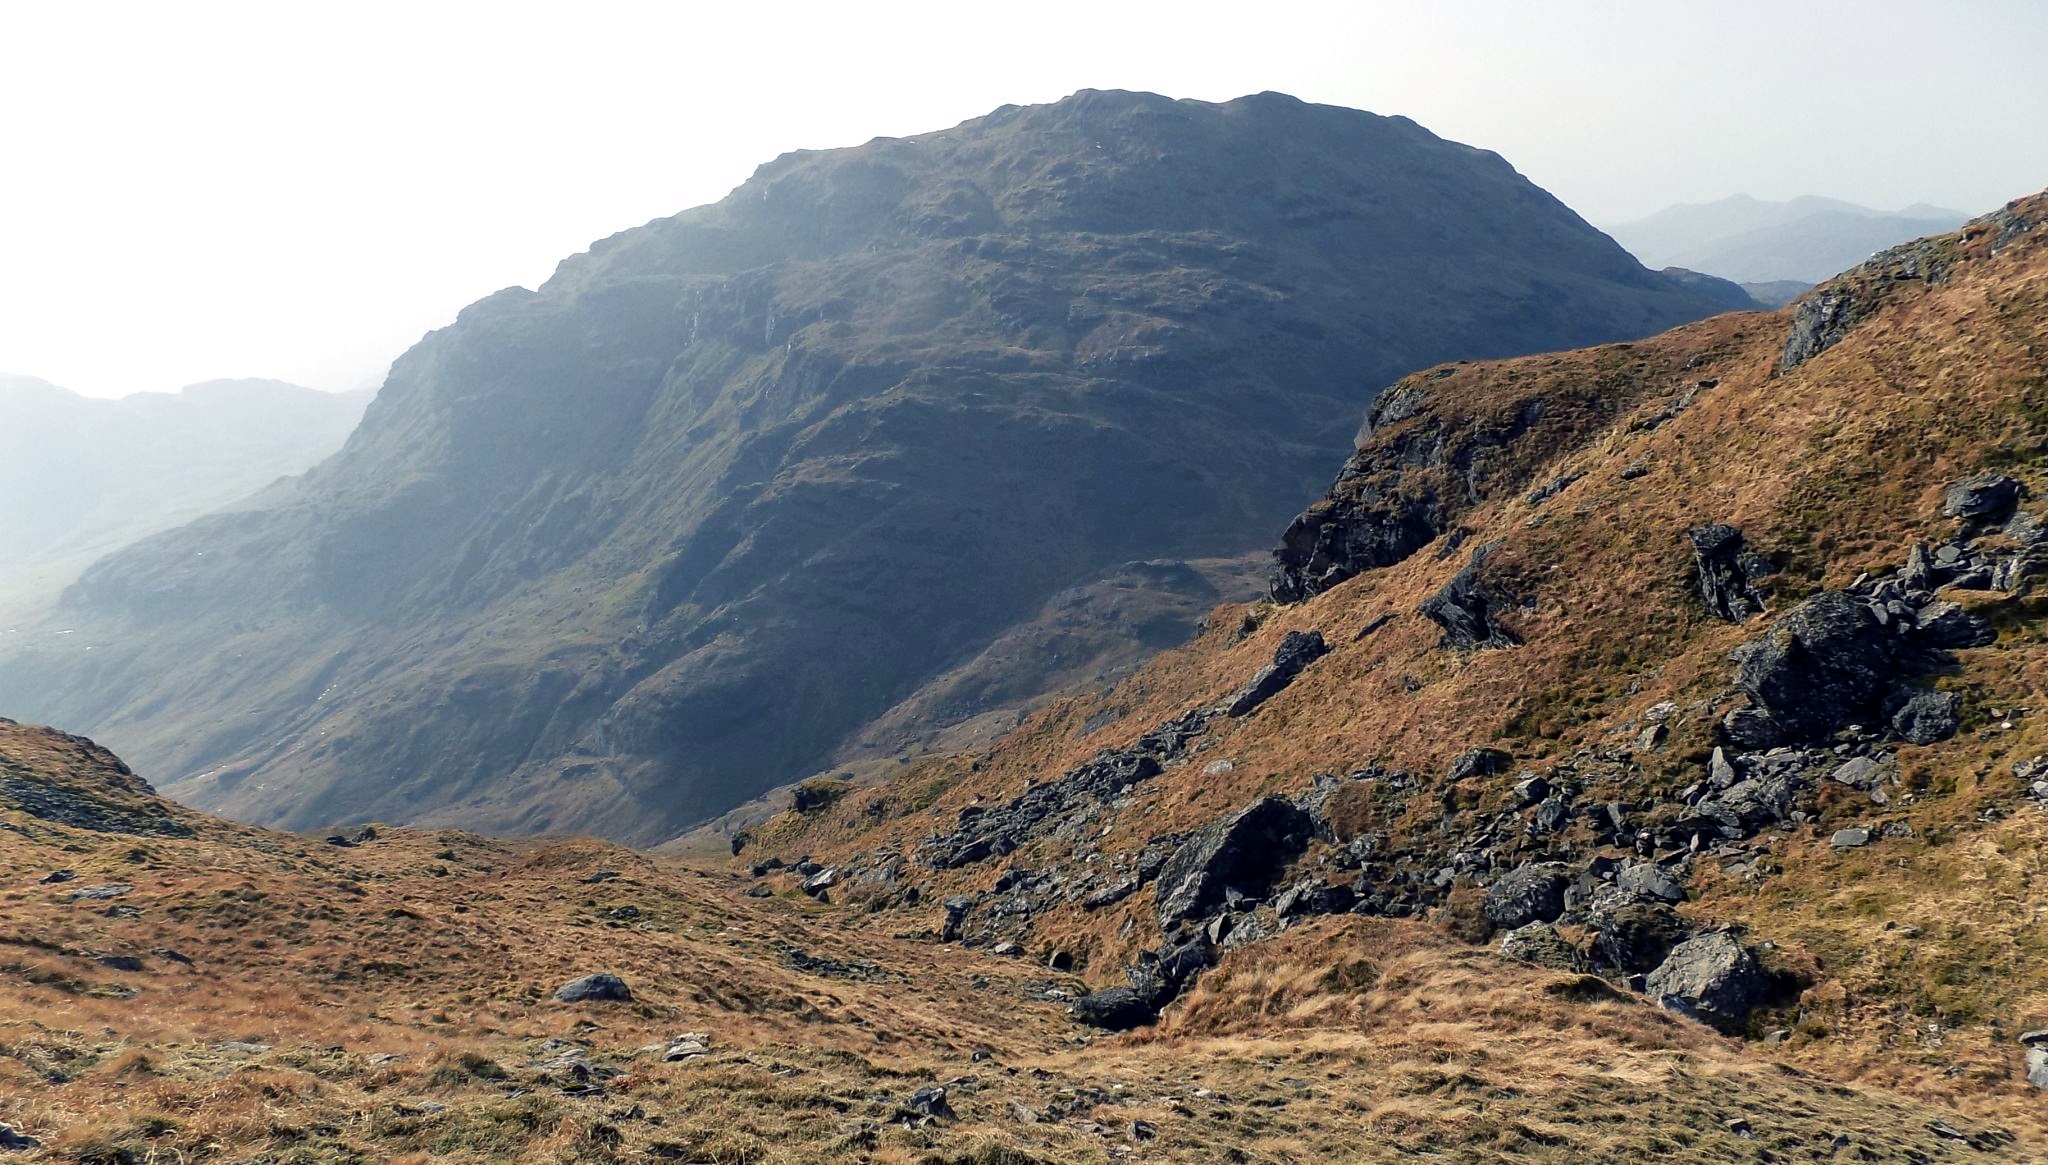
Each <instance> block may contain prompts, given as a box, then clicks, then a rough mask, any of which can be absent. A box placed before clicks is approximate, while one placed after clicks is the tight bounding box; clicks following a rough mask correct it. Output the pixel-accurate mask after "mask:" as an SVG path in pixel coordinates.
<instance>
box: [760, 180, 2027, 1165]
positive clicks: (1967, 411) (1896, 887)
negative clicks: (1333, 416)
mask: <svg viewBox="0 0 2048 1165" xmlns="http://www.w3.org/2000/svg"><path fill="white" fill-rule="evenodd" d="M2044 457H2048V195H2044V196H2036V197H2033V198H2029V199H2025V200H2022V201H2020V202H2017V203H2014V204H2012V205H2010V206H2008V207H2007V208H2005V209H2003V210H2001V211H1999V212H1997V213H1994V214H1992V215H1989V216H1986V217H1985V218H1982V219H1979V220H1976V221H1975V222H1973V223H1972V224H1970V225H1969V226H1968V227H1966V228H1965V229H1964V230H1963V231H1961V232H1959V233H1957V234H1953V235H1949V236H1945V237H1941V238H1937V239H1933V240H1928V241H1926V242H1923V243H1918V244H1912V245H1908V246H1906V247H1901V248H1899V249H1897V250H1894V251H1891V252H1887V253H1885V254H1883V255H1880V256H1878V257H1876V258H1874V259H1873V260H1872V261H1871V262H1870V263H1868V264H1866V265H1864V266H1862V267H1860V268H1857V269H1855V270H1853V271H1850V272H1848V273H1846V274H1845V275H1844V276H1842V277H1841V278H1839V279H1837V280H1834V281H1831V282H1830V283H1828V284H1826V285H1824V286H1823V287H1821V288H1819V289H1817V290H1816V291H1815V292H1814V293H1812V294H1811V295H1810V296H1808V297H1807V298H1805V299H1803V300H1801V301H1800V302H1799V303H1798V304H1796V305H1795V306H1794V307H1792V308H1790V309H1788V310H1786V311H1783V312H1780V313H1777V314H1774V315H1769V316H1765V315H1729V316H1722V317H1718V318H1716V319H1713V320H1708V321H1704V322H1700V323H1696V324H1692V325H1688V326H1686V327H1683V328H1680V329H1677V330H1675V331H1672V332H1669V333H1666V334H1664V335H1661V336H1658V337H1655V338H1652V339H1649V340H1645V341H1641V342H1637V343H1631V344H1621V345H1611V346H1605V347H1598V348H1592V349H1587V350H1584V351H1579V352H1571V353H1561V354H1554V355H1546V356H1538V357H1530V358H1525V359H1520V360H1512V361H1505V362H1497V363H1488V364H1455V365H1446V366H1444V367H1440V368H1437V369H1433V370H1430V371H1427V372H1423V373H1418V374H1416V375H1414V376H1411V377H1408V378H1406V379H1404V380H1403V381H1401V382H1400V383H1398V384H1396V385H1395V386H1393V387H1392V388H1390V389H1389V390H1388V392H1387V393H1385V394H1383V395H1382V397H1381V398H1380V400H1379V402H1378V403H1377V404H1376V406H1375V408H1374V410H1373V414H1372V416H1371V418H1370V422H1369V426H1368V432H1367V433H1366V434H1365V435H1364V437H1363V440H1362V442H1361V447H1360V449H1359V450H1358V452H1357V453H1356V455H1355V456H1354V457H1352V458H1351V459H1350V461H1349V462H1348V463H1347V464H1346V465H1345V467H1344V469H1343V470H1342V472H1340V474H1339V475H1338V477H1337V479H1336V481H1335V482H1334V484H1333V485H1332V487H1331V489H1330V491H1329V493H1328V494H1327V496H1326V497H1325V498H1324V499H1322V500H1321V501H1319V502H1318V503H1316V504H1315V505H1314V506H1312V507H1310V508H1309V509H1308V510H1307V511H1305V512H1304V513H1303V514H1301V515H1300V516H1299V517H1297V518H1296V520H1295V521H1294V522H1293V523H1292V524H1291V525H1290V526H1289V528H1288V529H1287V531H1286V534H1285V536H1284V538H1283V540H1282V543H1281V546H1280V549H1279V550H1278V551H1277V553H1276V564H1275V566H1276V570H1275V574H1274V578H1273V583H1272V592H1273V598H1274V601H1273V602H1270V603H1265V604H1259V605H1256V606H1254V607H1252V608H1249V609H1246V610H1244V611H1243V612H1241V615H1240V617H1238V618H1224V619H1217V620H1214V621H1213V622H1212V627H1211V629H1210V630H1209V632H1208V633H1207V634H1206V635H1205V636H1204V637H1203V638H1202V639H1201V640H1199V641H1197V642H1196V643H1195V644H1193V645H1191V646H1189V647H1187V648H1184V649H1180V650H1177V651H1174V652H1169V653H1166V654H1165V655H1162V656H1160V657H1158V658H1157V659H1155V660H1154V661H1152V662H1151V663H1149V664H1147V665H1146V666H1145V667H1143V668H1141V669H1140V670H1139V671H1138V672H1137V673H1136V674H1135V675H1134V676H1133V677H1132V678H1131V679H1129V680H1128V681H1126V682H1124V683H1122V684H1120V685H1118V686H1117V687H1116V688H1115V689H1113V690H1111V691H1109V692H1106V693H1102V694H1097V695H1092V696H1089V697H1085V698H1077V699H1073V700H1069V701H1064V702H1060V703H1057V704H1054V705H1053V706H1051V707H1049V708H1048V709H1047V710H1046V711H1045V712H1043V713H1041V714H1039V715H1038V716H1036V717H1034V718H1033V719H1032V720H1031V721H1030V722H1028V723H1027V724H1025V725H1024V726H1022V727H1021V728H1020V729H1019V730H1017V731H1016V732H1014V733H1012V734H1011V735H1009V736H1008V737H1006V738H1005V739H1003V740H1002V741H1000V742H998V743H997V744H995V745H993V746H992V747H990V748H988V749H987V750H985V751H980V752H976V753H970V754H967V755H963V756H961V757H957V758H950V759H947V760H942V761H932V762H927V763H925V764H922V765H917V766H912V767H911V768H910V769H909V770H908V771H907V772H906V773H905V774H904V775H902V776H901V777H900V778H899V779H897V780H896V781H894V782H891V783H890V784H889V785H887V786H884V787H882V788H879V789H876V790H871V791H869V790H863V791H854V792H850V793H847V794H846V795H844V796H843V797H841V798H839V799H838V800H836V801H834V802H831V803H830V804H826V805H817V806H813V807H810V808H809V809H808V810H807V811H806V812H803V813H796V812H791V813H786V814H784V815H782V816H781V817H778V818H777V819H775V820H773V821H771V822H768V823H766V824H765V825H763V826H761V827H760V828H758V829H756V830H755V831H753V832H752V834H751V835H749V836H746V837H742V838H740V839H739V840H740V841H741V842H742V849H743V853H742V860H743V861H747V862H750V863H752V868H753V871H754V872H755V873H756V874H757V876H758V877H759V878H760V879H761V881H762V883H763V885H765V886H767V887H770V888H781V887H783V886H786V885H794V884H795V881H796V879H795V877H794V876H793V875H791V874H789V873H788V872H787V870H786V868H785V867H786V863H787V862H788V861H789V860H790V859H791V858H793V857H794V856H795V855H808V857H809V859H810V861H811V862H813V863H814V864H815V865H816V866H817V867H818V868H821V869H825V870H829V871H830V876H829V878H828V879H827V881H829V883H830V885H829V886H828V887H826V892H827V893H829V894H830V895H831V897H832V899H833V901H835V902H837V903H839V904H841V906H842V907H844V908H848V909H856V910H864V911H867V912H869V913H870V914H871V915H877V916H879V917H880V918H882V919H885V920H891V921H885V922H883V923H882V924H881V925H883V926H885V927H886V926H889V925H895V926H898V927H902V926H918V927H921V928H923V929H925V930H927V931H929V932H932V933H935V934H939V935H941V936H943V937H946V938H948V939H951V940H954V941H958V942H960V943H962V944H963V945H967V946H969V947H973V948H987V949H994V948H996V947H997V946H998V944H1010V945H1011V947H1012V948H1014V949H1017V950H1019V951H1020V952H1021V953H1023V954H1024V955H1025V956H1026V957H1031V958H1041V959H1042V958H1052V957H1058V958H1061V959H1063V960H1067V961H1071V963H1072V964H1073V965H1074V966H1075V967H1076V968H1077V970H1078V971H1079V972H1080V973H1081V974H1082V975H1083V976H1084V977H1085V978H1086V979H1087V980H1088V982H1089V983H1090V985H1091V986H1092V987H1094V988H1096V989H1097V991H1096V993H1095V994H1092V995H1091V996H1089V997H1088V998H1087V999H1086V1000H1084V1001H1083V1004H1084V1005H1085V1006H1084V1007H1083V1011H1084V1012H1085V1013H1086V1014H1088V1015H1089V1016H1090V1017H1091V1019H1092V1020H1093V1021H1094V1022H1097V1023H1098V1024H1100V1025H1101V1026H1104V1027H1122V1026H1129V1025H1131V1024H1139V1025H1143V1024H1146V1023H1155V1022H1156V1025H1157V1026H1156V1030H1159V1031H1161V1032H1164V1033H1167V1034H1169V1035H1171V1034H1172V1033H1174V1032H1176V1031H1179V1030H1182V1028H1181V1025H1183V1024H1185V1023H1187V1022H1189V1021H1190V1019H1191V1018H1192V1017H1195V1016H1200V1015H1205V1014H1214V1013H1216V1012H1217V1011H1225V1012H1230V1013H1234V1014H1240V1015H1242V1014H1244V1011H1243V1010H1242V1009H1244V1008H1246V1007H1248V1006H1251V1007H1252V1009H1253V1010H1255V1011H1256V1010H1259V1008H1258V1006H1256V1005H1249V1004H1247V1003H1245V998H1246V996H1247V995H1248V994H1249V995H1250V996H1252V997H1253V998H1259V997H1260V993H1259V989H1256V988H1255V986H1254V984H1253V983H1252V982H1251V981H1250V980H1248V979H1247V978H1244V977H1242V976H1239V975H1237V974H1236V973H1234V972H1232V970H1231V968H1232V965H1233V964H1232V960H1233V959H1236V958H1243V957H1246V956H1247V952H1253V951H1257V950H1259V949H1261V948H1262V947H1264V946H1267V945H1268V941H1269V940H1275V936H1278V938H1277V941H1278V942H1280V943H1285V942H1287V941H1288V939H1289V937H1290V936H1292V935H1293V934H1294V933H1295V931H1296V928H1302V927H1319V926H1324V925H1328V924H1329V920H1331V919H1338V918H1342V919H1346V920H1350V919H1354V918H1356V917H1358V916H1366V917H1370V918H1377V919H1382V920H1390V919H1398V920H1414V921H1415V922H1416V923H1426V924H1427V925H1428V926H1429V927H1431V928H1433V929H1434V930H1435V931H1437V932H1438V933H1445V934H1449V935H1453V936H1457V937H1460V938H1462V939H1464V940H1466V941H1468V942H1472V943H1480V942H1484V943H1486V944H1488V945H1489V946H1493V947H1495V948H1496V949H1497V950H1500V951H1503V952H1505V953H1508V954H1511V955H1513V956H1515V957H1518V958H1520V959H1523V960H1525V961H1529V962H1532V963H1536V964H1538V965H1547V966H1554V967H1558V968H1560V969H1571V970H1578V971H1589V972H1593V973H1597V974H1599V975H1600V976H1602V977H1603V980H1604V982H1605V983H1607V984H1608V985H1609V987H1610V988H1611V989H1613V990H1615V991H1617V992H1632V993H1639V994H1634V995H1631V996H1630V997H1631V998H1641V999H1643V1000H1644V1001H1645V1002H1646V1003H1650V1004H1657V1005H1661V1006H1663V1007H1665V1008H1667V1009H1669V1010H1672V1011H1676V1012H1678V1013H1680V1014H1684V1015H1687V1016H1689V1017H1692V1018H1696V1019H1698V1020H1700V1021H1701V1022H1702V1023H1703V1024H1706V1025H1708V1026H1712V1027H1716V1028H1719V1029H1721V1030H1724V1031H1726V1032H1728V1033H1729V1034H1731V1035H1733V1036H1736V1037H1739V1038H1746V1039H1749V1040H1752V1041H1755V1042H1756V1044H1758V1045H1760V1047H1761V1048H1762V1049H1763V1054H1767V1055H1770V1056H1771V1057H1773V1058H1775V1059H1777V1060H1779V1061H1780V1062H1782V1063H1784V1064H1785V1065H1787V1066H1788V1067H1789V1068H1793V1069H1796V1070H1799V1071H1802V1072H1812V1073H1816V1074H1819V1075H1822V1076H1825V1077H1827V1078H1831V1079H1835V1080H1841V1081H1855V1082H1860V1083H1863V1084H1867V1085H1880V1086H1883V1087H1888V1088H1902V1089H1907V1090H1910V1091H1912V1092H1914V1093H1915V1094H1917V1095H1920V1096H1922V1097H1930V1098H1931V1097H1939V1098H1942V1099H1944V1100H1945V1101H1950V1102H1957V1103H1962V1102H1965V1101H1967V1102H1968V1103H1969V1104H1971V1105H1974V1106H1981V1109H1982V1110H1988V1111H2003V1112H2008V1113H2012V1112H2018V1111H2022V1110H2024V1109H2026V1108H2029V1107H2031V1108H2033V1109H2034V1110H2036V1111H2037V1110H2038V1105H2039V1091H2038V1089H2040V1088H2048V1048H2044V1047H2043V1046H2042V1044H2043V1042H2044V1037H2043V1036H2042V1034H2041V1029H2043V1028H2044V1027H2048V973H2044V967H2048V964H2044V962H2043V961H2042V959H2041V958H2040V954H2041V951H2042V943H2043V941H2044V935H2043V932H2042V931H2041V928H2040V924H2039V919H2040V917H2041V914H2042V911H2043V910H2044V909H2048V901H2044V899H2043V890H2042V887H2043V886H2044V885H2048V882H2044V881H2043V875H2044V873H2048V866H2044V857H2043V855H2044V853H2048V718H2044V716H2043V714H2042V713H2043V709H2042V706H2041V702H2040V694H2041V691H2042V679H2041V677H2042V675H2043V674H2044V669H2048V635H2044V628H2048V622H2044V618H2048V607H2044V605H2043V603H2042V584H2043V578H2044V577H2048V516H2044V511H2043V509H2042V506H2041V503H2040V498H2041V497H2042V496H2044V494H2048V478H2043V476H2042V466H2043V465H2044ZM1347 924H1348V923H1347ZM1309 933H1314V932H1309ZM1212 966H1213V967H1215V968H1216V969H1214V970H1211V969H1210V968H1211V967H1212ZM1305 973H1306V971H1304V974H1305ZM1267 984H1268V986H1270V985H1271V981H1270V980H1268V981H1267ZM1588 990H1592V988H1588ZM1315 996H1316V992H1315V991H1314V990H1312V989H1304V990H1303V991H1302V993H1301V994H1299V995H1293V996H1290V995H1288V994H1287V993H1285V992H1276V993H1275V996H1274V997H1273V998H1272V999H1271V1000H1270V1001H1269V1002H1268V1003H1267V1004H1265V1005H1264V1006H1265V1010H1264V1011H1263V1014H1264V1016H1265V1017H1266V1018H1267V1020H1268V1021H1270V1019H1271V1017H1272V1016H1275V1015H1284V1014H1296V1013H1298V1012H1295V1011H1294V1010H1293V1009H1296V1008H1299V1009H1301V1012H1305V1013H1308V1014H1313V1013H1314V1011H1315V1007H1316V1004H1315V1002H1314V1000H1315ZM2030 1077H2031V1080H2030ZM1956 1151H1957V1152H1960V1149H1957V1150H1956ZM1801 1152H1802V1153H1804V1152H1805V1150H1801ZM2035 1155H2038V1150H2036V1152H2035Z"/></svg>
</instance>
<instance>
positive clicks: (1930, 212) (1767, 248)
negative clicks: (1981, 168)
mask: <svg viewBox="0 0 2048 1165" xmlns="http://www.w3.org/2000/svg"><path fill="white" fill-rule="evenodd" d="M1968 217H1969V216H1968V215H1966V214H1964V213H1962V212H1961V211H1955V210H1946V209H1944V208H1942V207H1938V206H1927V205H1925V204H1916V205H1913V206H1909V207H1907V208H1905V209H1904V210H1901V211H1897V212H1887V211H1880V210H1872V209H1870V208H1869V207H1865V206H1857V205H1855V204H1854V203H1849V202H1842V201H1840V200H1838V199H1833V198H1818V197H1813V196H1807V197H1804V198H1795V199H1792V200H1791V201H1789V202H1766V201H1764V200H1762V199H1757V198H1751V197H1749V196H1748V195H1746V194H1738V195H1735V196H1734V197H1732V198H1724V199H1722V200H1721V201H1719V202H1708V203H1698V204H1685V205H1680V206H1672V207H1667V208H1666V209H1664V210H1660V211H1658V212H1657V213H1656V214H1653V215H1651V216H1649V217H1648V218H1645V219H1641V220H1639V221H1636V222H1631V223H1622V224H1619V225H1617V226H1613V227H1609V228H1608V230H1607V233H1608V234H1609V235H1610V236H1612V237H1613V238H1614V240H1615V241H1616V242H1618V243H1620V244H1621V245H1622V246H1624V247H1626V248H1628V250H1629V251H1630V253H1632V254H1633V255H1635V257H1636V258H1638V259H1640V260H1642V261H1643V263H1644V264H1645V265H1647V266H1650V267H1685V268H1689V269H1691V270H1693V271H1701V272H1705V273H1706V274H1709V275H1718V276H1720V277H1721V278H1723V279H1732V280H1734V281H1735V282H1737V283H1742V284H1745V285H1747V284H1769V283H1774V282H1780V281H1792V282H1796V283H1798V284H1800V285H1803V286H1812V285H1813V284H1815V283H1819V282H1820V281H1821V280H1823V279H1827V278H1829V277H1831V276H1834V275H1836V274H1838V273H1840V272H1842V271H1845V270H1847V269H1848V268H1850V267H1854V266H1855V265H1856V264H1858V263H1861V262H1863V260H1865V259H1867V258H1869V257H1870V256H1871V254H1872V253H1874V252H1876V251H1880V250H1883V249H1884V248H1886V247H1889V246H1893V245H1894V244H1897V243H1902V242H1906V241H1908V240H1911V239H1917V238H1921V237H1924V236H1927V235H1938V234H1942V233H1944V232H1947V231H1952V230H1954V229H1956V228H1957V227H1959V226H1961V225H1962V224H1963V221H1964V220H1965V219H1967V218H1968ZM1755 290H1756V291H1758V292H1760V293H1761V294H1762V295H1763V297H1764V298H1763V302H1765V303H1767V304H1768V303H1770V302H1771V300H1772V299H1778V297H1779V296H1781V295H1782V294H1783V289H1782V288H1780V289H1775V290H1773V289H1762V288H1759V289H1755ZM1778 302H1783V300H1782V299H1778Z"/></svg>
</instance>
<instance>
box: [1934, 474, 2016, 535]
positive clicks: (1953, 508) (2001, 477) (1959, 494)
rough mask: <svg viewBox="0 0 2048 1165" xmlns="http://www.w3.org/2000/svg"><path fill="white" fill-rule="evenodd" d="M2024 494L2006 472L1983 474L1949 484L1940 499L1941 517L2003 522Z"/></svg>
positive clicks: (1966, 520)
mask: <svg viewBox="0 0 2048 1165" xmlns="http://www.w3.org/2000/svg"><path fill="white" fill-rule="evenodd" d="M2021 493H2022V490H2021V487H2020V483H2019V482H2018V481H2016V480H2014V479H2013V478H2010V477H2007V476H2006V475H2005V474H2002V473H1980V474H1978V475H1976V476H1975V477H1972V478H1969V479H1968V480H1965V481H1959V482H1957V483H1955V484H1954V485H1951V486H1949V487H1948V490H1947V491H1946V492H1945V493H1944V494H1943V495H1942V499H1941V516H1942V517H1944V518H1958V519H1961V520H1963V521H1965V522H1972V523H1983V524H1992V523H1997V522H2003V521H2004V520H2005V519H2006V518H2008V517H2011V516H2012V512H2013V508H2014V507H2016V506H2018V505H2019V501H2020V497H2021Z"/></svg>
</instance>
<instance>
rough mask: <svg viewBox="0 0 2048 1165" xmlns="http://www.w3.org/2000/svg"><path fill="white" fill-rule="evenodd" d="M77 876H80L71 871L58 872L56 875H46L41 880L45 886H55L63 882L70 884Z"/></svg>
mask: <svg viewBox="0 0 2048 1165" xmlns="http://www.w3.org/2000/svg"><path fill="white" fill-rule="evenodd" d="M77 876H78V875H77V874H76V873H75V872H73V871H71V870H58V871H56V872H55V873H50V874H44V875H43V877H42V879H41V884H42V885H45V886H55V885H57V884H59V883H61V882H69V881H70V880H71V879H73V878H76V877H77Z"/></svg>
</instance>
